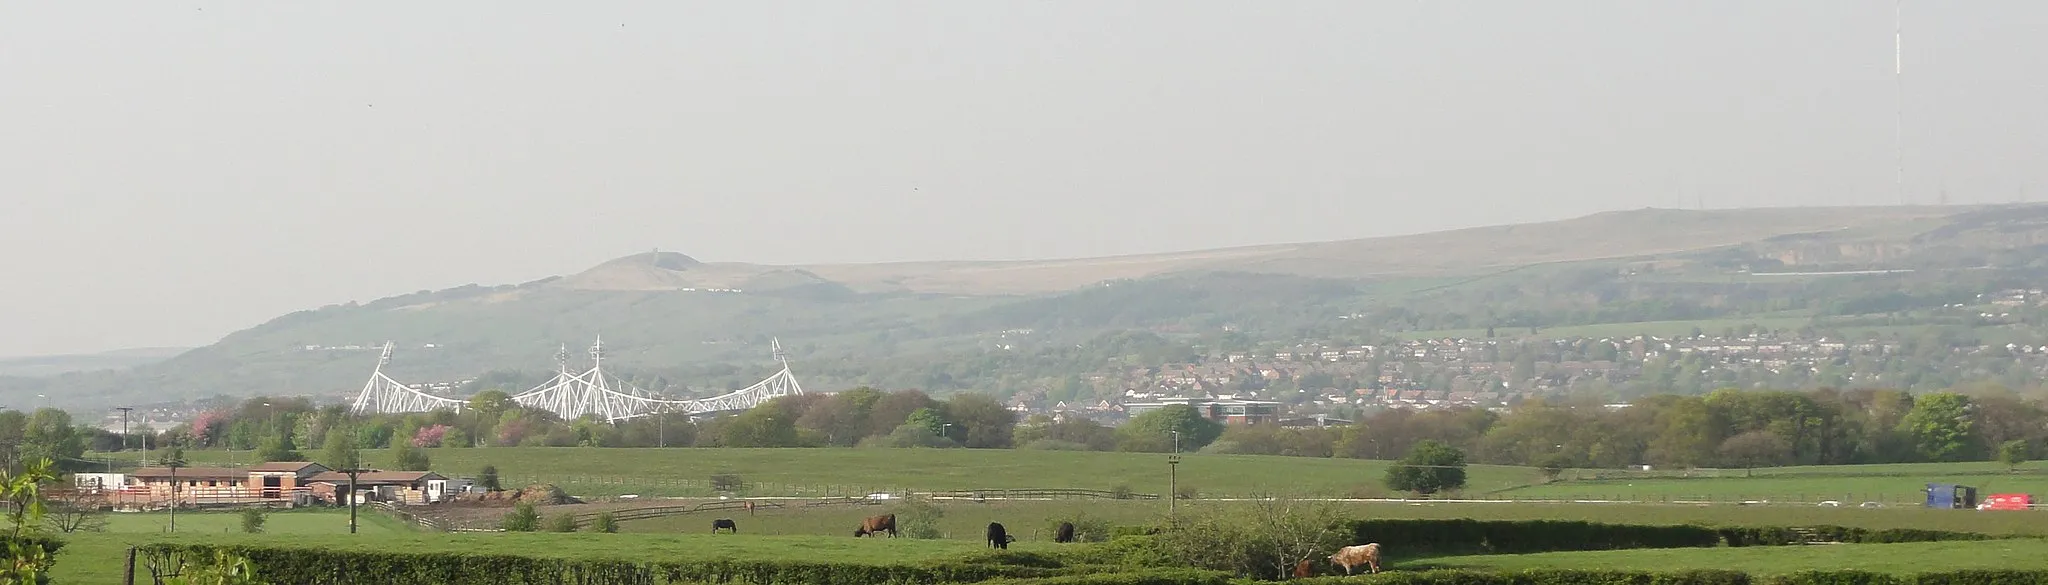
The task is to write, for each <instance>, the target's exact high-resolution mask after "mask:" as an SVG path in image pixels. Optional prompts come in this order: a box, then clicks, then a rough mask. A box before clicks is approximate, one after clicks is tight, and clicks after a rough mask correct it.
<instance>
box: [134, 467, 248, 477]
mask: <svg viewBox="0 0 2048 585" xmlns="http://www.w3.org/2000/svg"><path fill="white" fill-rule="evenodd" d="M128 475H130V476H133V477H145V478H158V477H161V478H169V477H171V476H172V475H173V474H172V473H171V468H169V467H144V468H141V469H137V470H135V473H130V474H128ZM175 475H177V477H178V479H185V478H192V479H209V478H211V479H219V478H235V479H248V478H249V472H248V471H247V470H242V469H234V468H231V467H179V468H178V472H177V473H176V474H175Z"/></svg>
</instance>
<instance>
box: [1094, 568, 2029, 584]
mask: <svg viewBox="0 0 2048 585" xmlns="http://www.w3.org/2000/svg"><path fill="white" fill-rule="evenodd" d="M1360 581H1364V582H1366V583H1371V584H1372V585H2021V584H2032V583H2048V571H1946V572H1938V573H1921V574H1918V575H1891V574H1886V573H1872V572H1868V571H1805V572H1800V573H1793V574H1789V575H1769V576H1752V575H1749V574H1747V573H1743V572H1740V571H1726V570H1702V571H1671V572H1648V571H1580V570H1569V569H1538V570H1529V571H1515V572H1483V571H1465V570H1458V571H1423V572H1414V573H1409V572H1400V573H1381V574H1378V575H1374V576H1372V577H1368V578H1365V579H1356V578H1353V579H1347V578H1344V577H1317V578H1314V579H1303V580H1298V581H1295V582H1293V583H1298V584H1299V585H1338V584H1340V583H1343V584H1356V583H1358V582H1360ZM1102 585H1120V584H1113V583H1107V582H1105V583H1103V584H1102Z"/></svg>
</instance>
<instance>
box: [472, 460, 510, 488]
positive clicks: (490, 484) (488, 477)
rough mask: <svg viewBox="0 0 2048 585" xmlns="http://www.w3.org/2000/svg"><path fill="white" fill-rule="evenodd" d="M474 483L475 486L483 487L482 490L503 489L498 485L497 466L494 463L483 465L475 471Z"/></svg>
mask: <svg viewBox="0 0 2048 585" xmlns="http://www.w3.org/2000/svg"><path fill="white" fill-rule="evenodd" d="M476 485H477V487H481V488H484V491H490V492H495V491H501V490H504V489H505V488H504V487H503V486H500V485H498V466H496V465H485V466H484V468H483V470H481V471H478V472H476Z"/></svg>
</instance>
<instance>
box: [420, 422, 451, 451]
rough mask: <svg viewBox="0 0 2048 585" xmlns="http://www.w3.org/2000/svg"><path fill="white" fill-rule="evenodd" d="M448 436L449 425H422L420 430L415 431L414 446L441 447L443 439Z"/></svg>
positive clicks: (423, 447)
mask: <svg viewBox="0 0 2048 585" xmlns="http://www.w3.org/2000/svg"><path fill="white" fill-rule="evenodd" d="M447 436H448V425H433V426H428V427H421V428H420V432H417V433H413V435H412V446H414V447H419V448H422V449H425V448H429V447H439V446H441V439H443V438H445V437H447Z"/></svg>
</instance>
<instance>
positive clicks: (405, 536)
mask: <svg viewBox="0 0 2048 585" xmlns="http://www.w3.org/2000/svg"><path fill="white" fill-rule="evenodd" d="M1162 505H1163V503H1160V502H1153V503H1144V502H1130V501H1101V500H1098V501H1079V502H1007V503H988V504H973V503H949V504H944V505H942V506H941V507H942V509H943V510H944V511H945V512H944V515H943V517H942V518H941V519H940V520H939V521H938V526H939V528H940V529H941V531H942V532H943V533H944V534H945V535H946V538H943V539H940V540H912V539H894V540H890V539H856V538H853V537H851V536H850V535H849V534H848V533H849V531H850V530H851V528H852V526H853V525H854V523H855V522H856V521H857V520H858V518H860V517H862V516H865V515H869V514H874V513H880V512H882V511H887V510H889V506H887V505H883V506H862V507H849V508H828V509H823V510H811V511H803V512H796V511H782V510H763V511H760V512H759V513H757V514H755V515H753V516H747V515H744V513H731V512H727V513H721V514H718V515H725V516H733V517H735V518H736V520H737V521H738V523H739V526H740V531H741V532H740V533H739V534H737V535H712V534H709V530H710V520H711V518H712V517H713V515H710V514H707V515H693V516H678V517H670V518H661V519H651V520H643V521H636V522H627V523H625V524H624V525H623V528H624V533H621V534H592V533H577V534H570V535H565V534H548V533H534V534H492V533H481V534H476V533H471V534H432V533H422V532H416V531H413V530H410V529H409V527H407V526H404V525H402V524H400V523H398V522H396V521H395V520H392V519H390V518H388V517H386V516H384V515H382V514H379V513H376V512H371V511H360V512H361V515H360V517H359V524H360V532H361V533H359V534H355V535H349V534H347V533H346V531H347V518H348V514H347V512H345V511H328V510H318V511H297V512H279V513H275V514H272V515H271V517H270V521H269V523H268V525H267V528H268V529H267V531H266V532H268V534H264V535H248V534H242V533H241V532H240V531H239V529H238V527H239V521H238V519H237V517H236V515H234V514H228V513H192V514H179V517H178V525H179V532H178V533H176V534H164V533H161V529H162V526H163V525H164V524H165V523H166V521H167V520H168V515H167V514H161V513H147V514H121V515H117V516H116V517H115V518H114V519H113V523H112V525H111V526H110V531H109V532H105V533H77V534H70V535H65V538H66V540H67V541H68V542H69V544H68V545H67V546H66V548H65V549H64V550H63V552H61V553H60V555H59V558H58V563H57V568H56V570H55V574H54V575H53V577H55V578H56V579H57V581H56V582H59V583H114V582H119V578H120V575H121V571H122V567H121V561H122V559H124V558H125V555H126V551H127V548H128V547H130V546H134V545H138V544H143V543H148V542H195V543H199V542H203V543H228V544H240V543H248V544H257V543H265V544H279V543H282V544H285V545H288V546H304V547H320V548H340V549H349V550H377V551H415V552H441V551H447V552H477V553H493V554H517V555H532V556H547V557H560V558H619V559H636V560H647V559H662V560H690V559H717V558H779V557H783V556H787V555H788V554H789V552H790V551H793V550H802V551H804V556H805V557H806V558H809V559H816V560H825V561H832V562H854V563H894V562H908V561H919V560H930V559H939V558H947V557H955V556H959V555H964V554H970V553H974V552H977V551H981V550H983V548H982V544H981V542H980V541H979V539H980V536H981V534H982V529H983V527H985V526H986V525H987V523H988V522H991V521H997V522H1002V523H1004V525H1005V526H1007V527H1008V528H1009V529H1010V532H1011V533H1012V534H1013V535H1015V536H1017V538H1018V542H1017V543H1016V544H1014V545H1013V547H1014V548H1015V549H1016V550H1025V551H1030V550H1053V549H1054V548H1055V547H1058V546H1061V545H1056V544H1053V543H1051V542H1049V538H1048V536H1047V534H1046V528H1047V526H1048V524H1049V523H1050V522H1052V521H1054V519H1056V518H1066V517H1072V516H1074V515H1076V514H1081V515H1086V516H1088V517H1093V518H1100V519H1105V520H1109V521H1111V522H1112V523H1115V524H1133V523H1140V522H1147V521H1153V520H1156V519H1158V518H1159V517H1160V516H1161V515H1163V513H1164V509H1163V507H1162ZM1244 505H1248V504H1244V503H1239V502H1191V503H1190V502H1183V503H1182V504H1181V506H1182V508H1181V509H1182V510H1183V511H1184V512H1196V511H1199V510H1200V509H1202V508H1206V507H1231V506H1244ZM1341 507H1342V509H1343V511H1344V515H1345V516H1349V517H1359V518H1490V519H1534V518H1548V519H1579V520H1593V521H1604V522H1618V523H1619V522H1626V523H1653V524H1679V523H1701V524H1710V525H1713V524H1721V525H1809V524H1836V525H1846V526H1861V527H1866V528H1895V527H1915V528H1930V529H1942V530H1965V531H1978V532H1985V533H1993V534H2028V535H2040V534H2043V533H2048V523H2043V522H2041V521H2040V519H2039V518H2040V517H2039V516H2037V515H2036V514H2035V513H2028V512H1999V513H1993V512H1974V511H1957V510H1951V511H1942V510H1926V509H1878V510H1865V509H1854V508H1808V507H1801V508H1791V509H1786V508H1761V507H1729V506H1716V507H1700V506H1654V505H1568V504H1557V505H1542V504H1519V503H1518V504H1386V503H1369V504H1361V503H1351V504H1341ZM571 508H575V507H574V506H571V507H543V508H542V510H543V513H544V514H550V513H555V512H558V511H560V510H563V509H571ZM1390 546H1392V545H1390ZM1398 550H1399V549H1398V547H1394V548H1390V549H1389V560H1390V562H1391V564H1390V566H1391V567H1392V568H1394V569H1396V570H1420V569H1426V568H1432V567H1446V568H1448V567H1456V568H1474V569H1494V568H1498V569H1521V568H1537V567H1563V568H1596V567H1597V568H1621V569H1674V568H1715V567H1719V568H1739V569H1742V570H1749V571H1757V572H1765V573H1771V572H1789V571H1794V570H1801V569H1825V568H1865V569H1870V570H1880V571H1897V572H1912V571H1924V570H1937V569H1955V568H1992V567H2027V568H2048V541H2040V540H2031V539H2029V540H2018V541H1995V542H1963V543H1931V544H1903V545H1830V546H1807V547H1752V548H1742V549H1725V548H1723V549H1680V550H1639V551H1610V552H1588V553H1547V554H1531V555H1494V556H1460V557H1441V558H1402V557H1401V555H1400V554H1399V552H1398Z"/></svg>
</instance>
